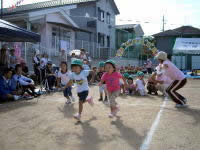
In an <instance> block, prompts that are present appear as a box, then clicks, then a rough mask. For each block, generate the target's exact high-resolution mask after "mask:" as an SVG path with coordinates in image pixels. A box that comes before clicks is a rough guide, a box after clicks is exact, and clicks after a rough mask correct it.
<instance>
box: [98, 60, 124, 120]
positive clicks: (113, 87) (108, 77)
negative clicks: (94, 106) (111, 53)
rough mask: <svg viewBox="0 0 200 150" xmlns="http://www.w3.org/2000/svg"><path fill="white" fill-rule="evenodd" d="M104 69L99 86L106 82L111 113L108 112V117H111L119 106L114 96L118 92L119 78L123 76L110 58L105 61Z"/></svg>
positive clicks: (117, 94) (116, 95)
mask: <svg viewBox="0 0 200 150" xmlns="http://www.w3.org/2000/svg"><path fill="white" fill-rule="evenodd" d="M105 71H106V73H104V75H103V76H102V78H101V82H100V83H99V86H102V85H103V83H104V82H105V83H106V88H107V91H108V97H109V100H110V109H111V113H110V114H109V117H110V118H113V117H114V116H116V114H117V112H118V111H119V106H118V105H117V103H116V98H117V97H118V96H119V94H120V82H119V81H120V79H121V78H122V79H123V80H124V78H123V77H122V75H121V74H120V73H119V72H116V66H115V62H114V61H112V60H108V61H106V63H105ZM124 83H125V85H126V82H125V80H124Z"/></svg>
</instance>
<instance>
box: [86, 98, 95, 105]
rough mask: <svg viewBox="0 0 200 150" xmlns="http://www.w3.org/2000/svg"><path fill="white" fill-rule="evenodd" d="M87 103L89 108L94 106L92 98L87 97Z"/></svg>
mask: <svg viewBox="0 0 200 150" xmlns="http://www.w3.org/2000/svg"><path fill="white" fill-rule="evenodd" d="M87 102H88V103H89V104H90V105H91V106H94V102H93V98H92V97H88V98H87Z"/></svg>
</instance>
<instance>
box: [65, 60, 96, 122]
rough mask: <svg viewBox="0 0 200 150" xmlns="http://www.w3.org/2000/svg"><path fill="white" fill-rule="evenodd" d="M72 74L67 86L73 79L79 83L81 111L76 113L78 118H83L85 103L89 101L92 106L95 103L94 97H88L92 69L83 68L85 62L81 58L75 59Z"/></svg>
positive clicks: (78, 91)
mask: <svg viewBox="0 0 200 150" xmlns="http://www.w3.org/2000/svg"><path fill="white" fill-rule="evenodd" d="M71 69H72V74H71V76H70V81H69V82H68V83H67V85H66V86H65V88H68V87H70V86H72V84H73V81H75V83H76V84H77V94H78V97H79V112H78V113H77V114H75V115H74V118H75V119H77V120H80V119H81V114H82V111H83V104H84V103H85V102H88V103H89V104H90V105H91V106H93V105H94V103H93V99H92V97H88V94H89V86H88V80H87V77H88V75H89V73H90V70H84V69H83V62H82V61H81V60H79V59H76V60H74V61H73V62H72V63H71Z"/></svg>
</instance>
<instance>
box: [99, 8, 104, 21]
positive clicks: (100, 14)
mask: <svg viewBox="0 0 200 150" xmlns="http://www.w3.org/2000/svg"><path fill="white" fill-rule="evenodd" d="M98 19H99V21H102V22H104V19H105V16H104V11H103V10H101V9H100V8H99V7H98Z"/></svg>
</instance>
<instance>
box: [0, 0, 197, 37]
mask: <svg viewBox="0 0 200 150" xmlns="http://www.w3.org/2000/svg"><path fill="white" fill-rule="evenodd" d="M16 1H17V0H4V6H5V7H8V6H11V5H12V4H13V3H16ZM41 1H47V0H24V1H23V3H22V4H29V3H33V2H34V3H35V2H41ZM115 2H116V4H117V7H118V9H119V11H120V15H118V16H117V17H116V24H141V26H142V28H143V30H144V33H145V35H152V34H155V33H158V32H161V30H162V19H163V15H164V16H165V30H168V29H174V28H177V27H180V26H182V25H191V26H194V27H197V28H200V0H115Z"/></svg>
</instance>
